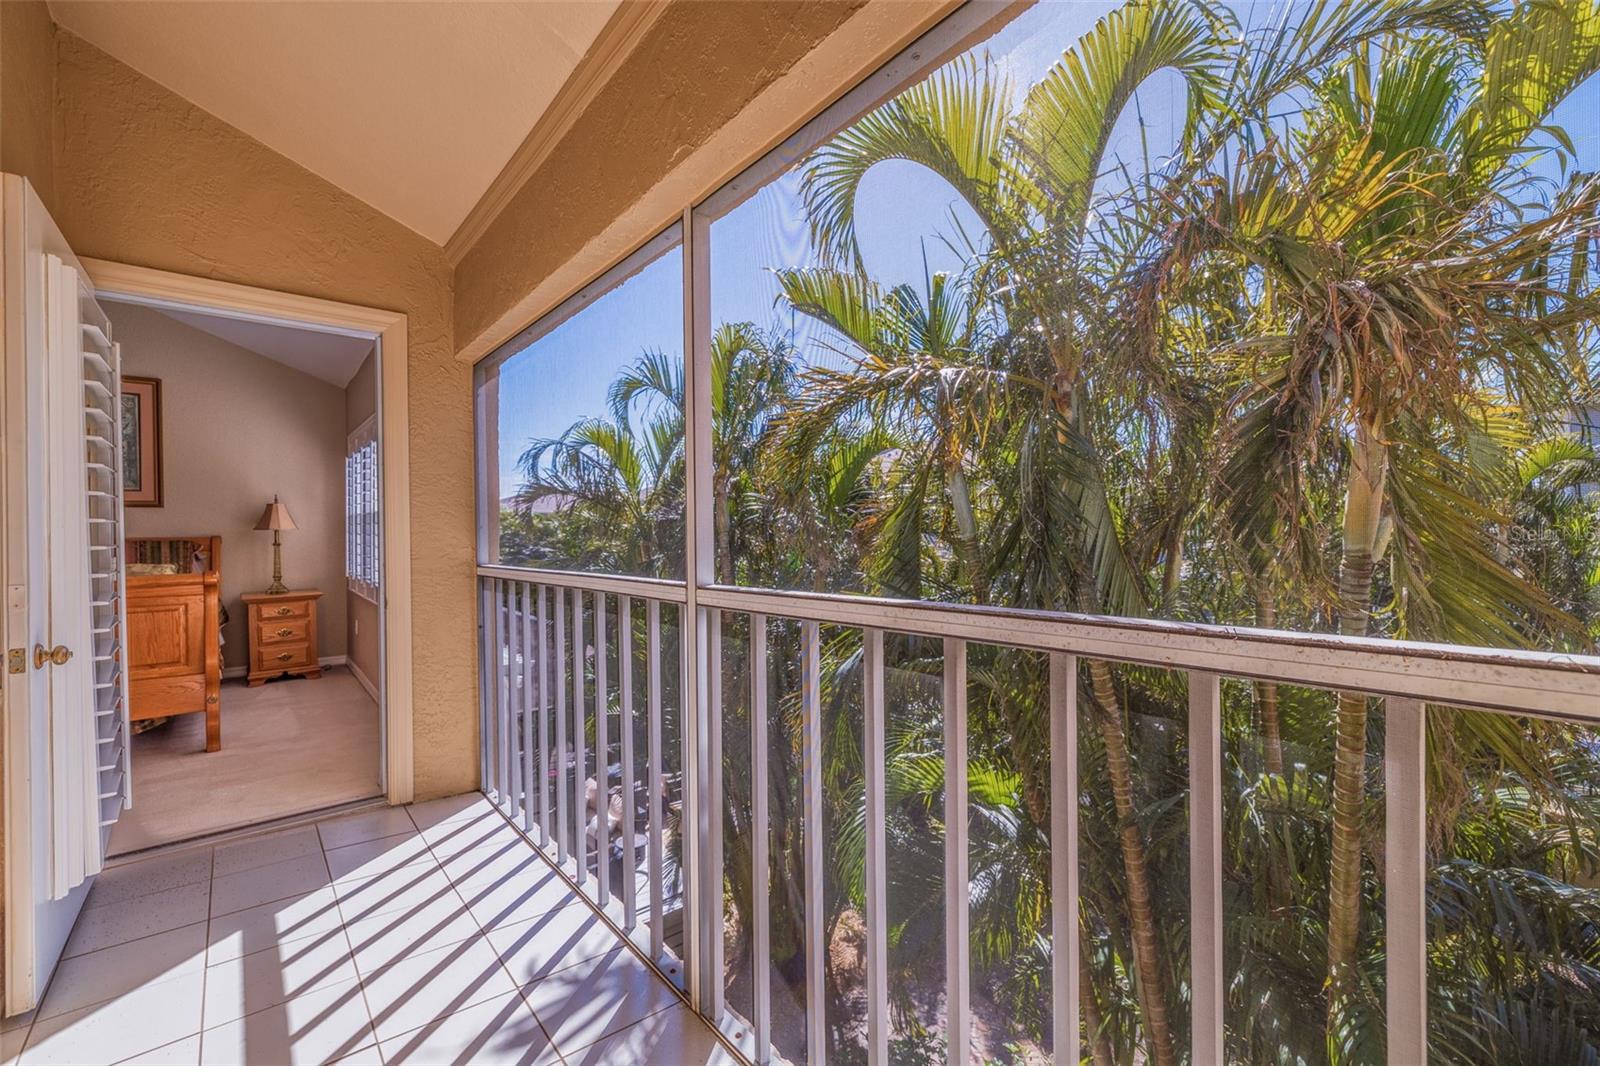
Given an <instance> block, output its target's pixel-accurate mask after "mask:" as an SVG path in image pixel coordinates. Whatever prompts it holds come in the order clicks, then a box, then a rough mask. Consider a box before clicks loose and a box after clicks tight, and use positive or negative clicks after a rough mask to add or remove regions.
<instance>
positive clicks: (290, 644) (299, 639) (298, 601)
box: [240, 589, 322, 688]
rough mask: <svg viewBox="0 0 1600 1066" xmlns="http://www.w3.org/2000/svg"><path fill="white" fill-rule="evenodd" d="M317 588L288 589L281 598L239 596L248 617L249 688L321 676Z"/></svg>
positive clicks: (318, 597)
mask: <svg viewBox="0 0 1600 1066" xmlns="http://www.w3.org/2000/svg"><path fill="white" fill-rule="evenodd" d="M321 598H322V593H321V592H319V591H318V590H316V589H291V590H289V591H288V592H285V593H282V594H280V595H276V596H274V595H272V594H271V593H267V592H249V593H246V594H245V595H243V596H241V597H240V599H242V600H244V608H245V610H246V611H247V612H248V613H249V615H250V676H249V678H248V684H249V685H250V687H251V688H254V687H255V686H257V685H259V684H262V683H263V682H266V681H269V680H271V679H272V678H274V677H281V676H282V675H284V674H291V675H293V676H296V677H321V676H322V665H321V664H320V663H319V662H318V661H317V601H318V600H319V599H321Z"/></svg>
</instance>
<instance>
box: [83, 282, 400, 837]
mask: <svg viewBox="0 0 1600 1066" xmlns="http://www.w3.org/2000/svg"><path fill="white" fill-rule="evenodd" d="M104 306H105V311H106V316H107V317H108V318H109V319H110V325H111V332H112V335H113V336H114V337H115V338H116V340H117V342H118V344H119V345H120V348H121V358H122V369H123V377H122V412H121V414H122V427H121V429H122V437H123V443H124V461H123V493H124V496H123V498H124V541H125V545H124V546H125V554H124V557H125V558H126V560H127V576H126V623H125V625H126V627H127V634H126V635H127V641H126V643H127V647H128V669H129V678H128V682H129V718H130V722H131V727H132V734H133V735H132V737H131V756H130V757H131V767H132V779H133V780H132V784H133V789H134V791H135V792H136V794H138V795H139V797H140V802H139V804H138V806H137V807H136V808H135V809H133V810H130V811H128V812H127V813H126V814H125V815H124V816H123V817H122V818H121V820H120V821H119V822H118V824H117V826H116V828H115V830H114V831H113V833H112V836H111V840H110V845H109V849H108V850H109V854H111V855H123V854H128V853H131V852H137V851H142V850H145V849H149V848H155V847H160V846H164V845H167V844H172V843H175V842H178V841H184V840H191V839H194V838H197V837H203V836H206V835H209V834H212V833H218V832H225V831H230V830H235V829H239V828H241V827H245V826H252V825H257V824H261V823H265V822H272V821H275V820H278V819H282V818H287V817H291V816H297V815H302V814H305V813H308V812H312V811H319V810H323V809H327V808H332V807H339V806H341V805H346V804H350V803H355V802H359V801H363V800H368V799H372V798H375V797H378V796H381V795H382V791H383V789H382V782H381V777H380V750H381V741H380V735H379V734H380V711H379V706H380V704H379V690H378V688H377V685H376V679H377V678H378V677H379V676H380V673H379V669H378V610H377V602H378V587H377V584H378V582H377V566H376V544H377V539H378V533H379V529H378V516H377V509H376V499H377V497H376V485H377V462H376V458H377V450H376V444H375V434H374V432H373V428H372V427H373V415H374V412H375V407H376V392H375V382H376V373H375V359H376V355H375V351H374V347H373V343H372V341H371V340H370V339H362V338H352V337H344V336H338V335H335V334H328V333H319V332H316V331H312V330H309V329H304V328H292V327H289V326H284V325H276V324H267V323H260V322H252V321H245V320H241V319H237V318H229V317H223V316H220V315H208V314H202V313H199V312H195V311H192V310H177V309H173V308H167V307H160V306H145V305H141V304H135V303H131V302H115V301H109V300H108V301H106V302H105V304H104Z"/></svg>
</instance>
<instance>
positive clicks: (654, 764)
mask: <svg viewBox="0 0 1600 1066" xmlns="http://www.w3.org/2000/svg"><path fill="white" fill-rule="evenodd" d="M679 617H680V618H681V617H682V615H680V616H679ZM645 671H646V673H645V688H646V692H645V715H646V722H645V764H646V765H645V769H646V772H647V774H648V776H649V788H650V809H649V819H650V828H649V834H650V840H649V844H648V846H647V851H646V854H645V869H646V870H647V871H648V876H649V881H650V958H651V959H655V960H659V959H660V958H661V955H662V953H663V952H664V951H665V950H666V938H665V935H664V931H663V930H662V928H661V923H662V922H663V921H664V920H665V915H666V900H665V898H664V897H665V895H666V886H665V885H663V884H662V880H663V878H665V877H666V876H667V873H666V863H665V862H664V861H663V858H662V854H661V818H662V811H661V802H662V801H661V793H662V790H663V789H664V788H665V787H666V781H665V780H664V775H663V773H662V766H661V758H662V754H661V604H659V603H657V602H656V601H655V600H651V601H649V602H648V603H647V604H645Z"/></svg>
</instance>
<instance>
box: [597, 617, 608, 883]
mask: <svg viewBox="0 0 1600 1066" xmlns="http://www.w3.org/2000/svg"><path fill="white" fill-rule="evenodd" d="M607 673H608V671H607V667H606V594H605V593H603V592H596V593H595V594H594V781H595V793H594V874H595V880H596V881H597V882H598V885H597V887H596V895H597V896H598V898H599V901H600V908H601V909H602V910H604V909H605V907H606V904H608V903H610V902H611V723H610V720H609V719H610V717H611V696H610V693H608V692H607V691H606V689H607V688H608V687H609V684H608V682H609V678H608V677H607Z"/></svg>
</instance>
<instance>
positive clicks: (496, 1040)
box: [382, 995, 561, 1066]
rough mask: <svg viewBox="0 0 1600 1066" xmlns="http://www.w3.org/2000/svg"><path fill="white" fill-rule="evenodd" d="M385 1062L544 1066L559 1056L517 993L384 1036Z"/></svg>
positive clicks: (422, 1065) (433, 1065)
mask: <svg viewBox="0 0 1600 1066" xmlns="http://www.w3.org/2000/svg"><path fill="white" fill-rule="evenodd" d="M382 1051H383V1058H384V1061H385V1062H387V1063H391V1064H394V1063H417V1064H419V1066H440V1064H443V1063H451V1064H463V1066H464V1064H468V1063H471V1064H475V1066H477V1064H481V1066H500V1064H508V1066H509V1064H515V1066H546V1064H559V1063H560V1062H561V1059H560V1057H559V1056H558V1055H556V1053H555V1049H554V1048H553V1047H552V1046H551V1044H550V1039H549V1037H547V1036H546V1035H545V1032H544V1029H543V1028H541V1027H540V1025H539V1021H538V1019H537V1018H535V1017H534V1016H533V1011H531V1010H529V1009H528V1005H527V1004H526V1003H524V1002H523V1001H522V997H521V996H516V995H512V996H501V997H499V998H498V999H491V1000H489V1001H488V1002H486V1003H479V1004H477V1005H476V1006H472V1007H468V1008H466V1009H465V1010H462V1011H457V1012H456V1013H455V1014H451V1015H448V1016H446V1017H444V1018H439V1019H436V1020H434V1021H432V1022H430V1023H428V1024H427V1025H425V1026H423V1027H422V1028H420V1029H416V1030H413V1031H412V1032H409V1033H405V1034H403V1035H401V1036H397V1037H395V1038H393V1039H392V1040H385V1041H384V1042H383V1044H382Z"/></svg>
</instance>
